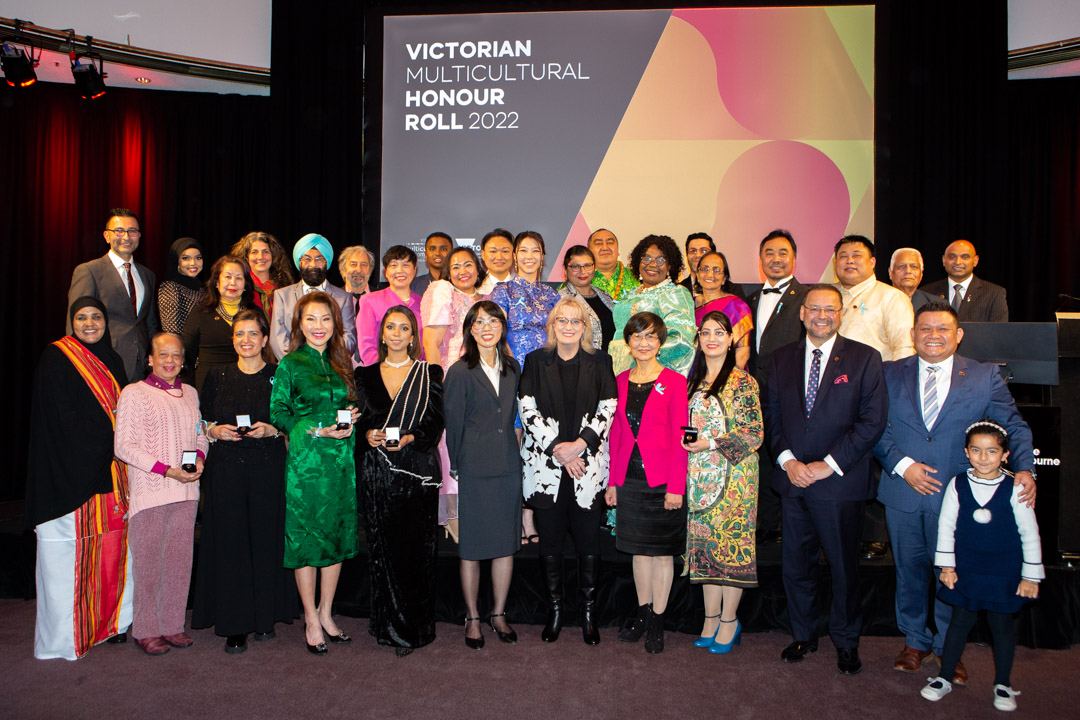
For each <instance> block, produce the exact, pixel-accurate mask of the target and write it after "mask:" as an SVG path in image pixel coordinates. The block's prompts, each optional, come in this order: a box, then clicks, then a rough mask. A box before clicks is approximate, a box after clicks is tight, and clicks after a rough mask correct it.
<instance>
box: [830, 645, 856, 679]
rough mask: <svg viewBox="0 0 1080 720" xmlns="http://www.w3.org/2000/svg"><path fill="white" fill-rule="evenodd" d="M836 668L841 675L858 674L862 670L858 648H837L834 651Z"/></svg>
mask: <svg viewBox="0 0 1080 720" xmlns="http://www.w3.org/2000/svg"><path fill="white" fill-rule="evenodd" d="M836 669H837V670H839V671H840V673H841V674H843V675H858V674H859V672H860V671H861V670H862V661H861V660H859V648H839V649H838V650H837V651H836Z"/></svg>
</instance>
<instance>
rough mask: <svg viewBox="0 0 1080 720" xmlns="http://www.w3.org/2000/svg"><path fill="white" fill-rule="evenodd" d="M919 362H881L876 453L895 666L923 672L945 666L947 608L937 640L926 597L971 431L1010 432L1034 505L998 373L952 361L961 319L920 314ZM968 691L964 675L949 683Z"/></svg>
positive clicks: (942, 608) (939, 610)
mask: <svg viewBox="0 0 1080 720" xmlns="http://www.w3.org/2000/svg"><path fill="white" fill-rule="evenodd" d="M911 335H912V340H913V341H914V343H915V355H912V356H911V357H907V358H904V359H903V360H897V361H895V362H890V363H885V382H886V385H887V386H888V389H889V424H888V427H887V428H886V430H885V434H884V435H882V437H881V440H879V441H878V443H877V445H876V446H875V448H874V455H875V456H876V457H877V459H878V460H879V461H880V462H881V465H882V467H883V471H882V473H881V483H880V487H879V488H878V499H879V500H880V501H881V502H882V503H883V504H884V505H885V519H886V522H887V523H888V527H889V540H890V541H891V542H892V548H893V560H894V561H895V562H896V624H897V626H898V627H899V628H900V632H902V633H904V649H903V650H902V651H901V652H900V654H899V655H897V656H896V660H895V661H894V663H893V667H894V668H896V669H897V670H901V671H903V672H911V673H914V672H918V671H919V670H920V668H921V667H922V664H923V661H924V660H925V659H926V658H927V657H928V656H929V655H930V653H931V652H934V653H937V655H938V657H941V653H942V649H943V645H944V641H945V631H946V630H947V629H948V626H949V619H950V617H951V615H952V612H951V608H950V607H949V606H948V605H947V604H945V603H943V602H942V601H940V600H937V599H935V600H934V624H935V626H936V630H937V632H936V633H933V632H931V631H930V629H929V628H928V627H927V615H928V614H929V612H928V608H927V596H928V592H929V590H930V583H931V582H932V581H933V558H934V551H935V550H936V549H937V529H938V513H939V511H940V509H941V498H942V490H943V489H944V488H945V486H946V485H947V484H948V482H949V480H951V479H952V478H953V477H954V476H956V475H960V474H962V473H963V472H964V471H965V470H966V469H967V468H968V462H967V459H966V458H965V457H964V435H965V433H966V432H967V427H968V426H969V425H971V424H972V423H974V422H977V421H979V420H984V419H987V418H989V419H991V420H994V421H995V422H997V423H999V424H1000V425H1001V426H1002V427H1003V428H1005V430H1006V431H1007V432H1008V433H1009V451H1010V453H1011V454H1010V456H1009V465H1010V466H1011V467H1012V469H1013V471H1014V472H1015V473H1016V482H1017V483H1018V484H1023V485H1024V487H1025V489H1024V494H1023V495H1022V496H1021V498H1022V499H1024V500H1026V501H1027V502H1029V503H1034V501H1035V479H1034V474H1033V471H1034V468H1035V456H1034V452H1033V449H1032V444H1031V430H1030V429H1029V428H1028V426H1027V424H1026V423H1025V422H1024V421H1023V419H1022V418H1021V417H1020V413H1019V412H1017V410H1016V404H1015V403H1014V402H1013V398H1012V395H1010V394H1009V389H1008V388H1007V387H1006V386H1005V383H1004V382H1003V381H1002V379H1001V375H1000V374H999V373H998V370H997V368H996V367H994V366H993V365H987V364H984V363H978V362H975V361H974V360H969V359H968V358H965V357H962V356H960V355H957V354H956V348H957V345H959V344H960V341H961V340H962V339H963V337H964V331H963V330H962V329H961V328H960V327H959V322H958V320H957V317H956V311H955V310H953V308H952V307H951V306H949V305H947V304H945V303H944V302H941V301H937V302H932V303H928V304H926V305H923V306H922V307H921V308H919V309H918V310H917V311H916V313H915V327H914V329H913V330H912V332H911ZM952 681H953V682H954V683H958V684H961V685H963V684H964V683H965V682H966V681H967V670H966V669H965V668H964V666H963V665H957V666H956V673H955V675H954V677H953V679H952Z"/></svg>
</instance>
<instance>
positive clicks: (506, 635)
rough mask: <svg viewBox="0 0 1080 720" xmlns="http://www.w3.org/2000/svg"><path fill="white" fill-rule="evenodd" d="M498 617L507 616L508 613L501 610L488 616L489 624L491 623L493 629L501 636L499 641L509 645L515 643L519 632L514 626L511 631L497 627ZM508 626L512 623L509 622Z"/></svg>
mask: <svg viewBox="0 0 1080 720" xmlns="http://www.w3.org/2000/svg"><path fill="white" fill-rule="evenodd" d="M497 617H501V618H505V617H506V613H504V612H501V613H496V614H494V615H492V616H490V617H489V618H488V624H489V625H491V629H492V631H493V632H494V633H495V634H496V635H497V636H498V637H499V642H504V643H506V644H507V645H513V644H514V643H516V642H517V633H516V632H515V631H514V629H513V628H510V632H503V631H502V630H500V629H499V628H497V627H495V618H497ZM507 627H510V625H509V624H507Z"/></svg>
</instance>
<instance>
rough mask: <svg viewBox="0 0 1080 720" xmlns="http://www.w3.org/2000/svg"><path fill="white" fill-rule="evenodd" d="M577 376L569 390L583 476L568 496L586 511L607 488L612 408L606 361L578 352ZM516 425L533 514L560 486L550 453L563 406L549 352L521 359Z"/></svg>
mask: <svg viewBox="0 0 1080 720" xmlns="http://www.w3.org/2000/svg"><path fill="white" fill-rule="evenodd" d="M577 362H578V374H577V381H576V382H575V385H574V397H575V401H574V407H573V417H574V418H575V425H574V427H573V434H574V437H575V438H581V439H582V440H584V441H585V444H586V445H587V446H588V449H587V450H586V451H585V456H584V460H585V474H584V475H582V476H581V477H580V478H578V479H577V480H575V481H574V495H575V498H576V500H577V503H578V505H579V506H581V507H583V508H585V509H586V510H589V509H592V508H593V506H594V505H595V504H596V501H597V497H598V495H599V493H600V492H601V491H602V490H603V489H604V485H605V484H606V483H607V468H608V444H607V439H608V431H609V430H610V429H611V419H612V417H613V416H614V413H615V406H616V405H617V403H618V390H617V389H616V386H615V372H614V370H613V369H612V365H611V356H610V355H608V354H607V353H605V352H599V351H597V352H592V353H588V352H585V351H584V350H580V351H578V355H577ZM518 398H519V399H520V401H521V425H522V428H523V429H524V435H523V438H522V439H523V442H522V445H521V457H522V460H523V461H524V463H525V473H524V486H523V492H524V495H525V500H526V501H527V502H529V504H530V505H531V506H534V507H536V508H538V509H541V510H542V509H546V508H549V507H552V506H553V505H554V504H555V500H556V498H557V496H558V492H559V486H560V483H561V481H562V466H561V465H559V464H558V463H557V462H555V459H554V458H553V457H552V455H551V450H552V448H553V447H555V445H557V444H558V443H559V442H560V441H559V434H560V433H559V430H560V428H559V423H560V422H562V419H563V417H564V415H565V414H566V410H567V408H566V407H565V406H564V393H563V384H562V377H561V374H560V373H559V362H558V355H557V354H556V351H555V350H554V349H552V350H546V349H544V348H540V349H539V350H534V351H533V352H531V353H529V354H528V356H526V358H525V368H524V369H523V370H522V372H521V382H520V383H519V384H518Z"/></svg>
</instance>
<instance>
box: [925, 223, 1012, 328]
mask: <svg viewBox="0 0 1080 720" xmlns="http://www.w3.org/2000/svg"><path fill="white" fill-rule="evenodd" d="M941 264H942V265H944V266H945V273H946V274H947V275H948V276H949V277H948V278H947V279H945V280H938V281H936V282H932V283H930V284H929V285H926V286H925V287H924V288H923V290H924V291H925V292H926V293H927V294H928V295H932V296H934V297H937V298H941V299H942V300H944V301H945V302H947V303H948V304H949V305H951V306H952V308H953V310H955V311H956V313H957V315H958V316H959V318H960V322H1009V305H1008V302H1007V301H1006V300H1005V288H1003V287H1001V286H1000V285H995V284H994V283H992V282H987V281H986V280H981V279H979V278H977V277H975V275H974V273H975V266H976V265H978V264H979V256H978V254H976V252H975V246H974V245H972V244H971V243H970V242H968V241H967V240H957V241H956V242H954V243H952V244H950V245H949V246H948V247H947V248H945V254H944V255H943V256H942V257H941Z"/></svg>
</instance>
